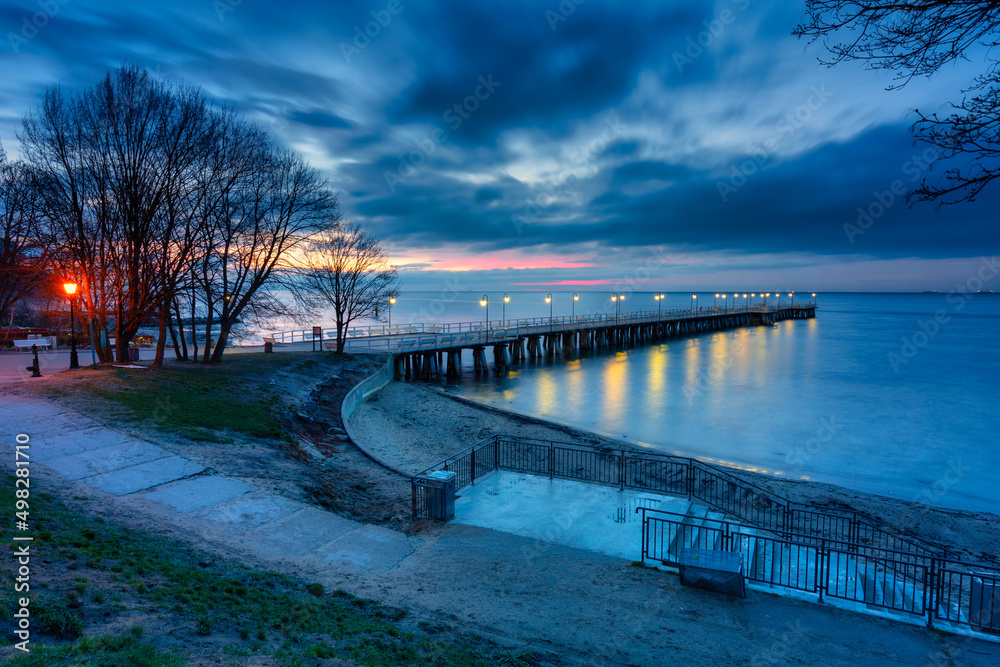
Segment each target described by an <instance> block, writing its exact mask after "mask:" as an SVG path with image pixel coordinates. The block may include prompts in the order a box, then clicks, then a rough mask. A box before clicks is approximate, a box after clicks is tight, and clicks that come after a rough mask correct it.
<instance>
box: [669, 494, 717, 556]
mask: <svg viewBox="0 0 1000 667" xmlns="http://www.w3.org/2000/svg"><path fill="white" fill-rule="evenodd" d="M707 514H708V508H707V507H705V506H704V505H698V504H695V503H691V505H690V506H689V507H688V513H687V516H686V517H684V519H682V521H681V524H680V525H679V526H677V530H676V531H675V532H674V534H673V537H672V538H671V540H670V546H669V547H667V553H668V554H670V558H671V560H673V562H675V563H676V562H677V561H679V560H680V555H681V549H689V548H691V545H692V544H693V543H694V541H695V539H696V537H697V534H698V526H699V525H700V524H701V519H702V518H703V517H704V516H705V515H707Z"/></svg>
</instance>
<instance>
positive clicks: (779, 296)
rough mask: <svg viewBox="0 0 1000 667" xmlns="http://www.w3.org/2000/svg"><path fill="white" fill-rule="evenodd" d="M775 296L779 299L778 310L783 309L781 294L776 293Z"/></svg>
mask: <svg viewBox="0 0 1000 667" xmlns="http://www.w3.org/2000/svg"><path fill="white" fill-rule="evenodd" d="M774 295H775V296H776V297H778V308H781V292H775V293H774Z"/></svg>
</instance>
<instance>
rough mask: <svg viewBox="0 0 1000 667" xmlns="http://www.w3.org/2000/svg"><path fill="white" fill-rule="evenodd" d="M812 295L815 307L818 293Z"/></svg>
mask: <svg viewBox="0 0 1000 667" xmlns="http://www.w3.org/2000/svg"><path fill="white" fill-rule="evenodd" d="M812 295H813V305H814V306H815V305H816V292H813V293H812Z"/></svg>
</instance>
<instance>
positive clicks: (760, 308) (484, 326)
mask: <svg viewBox="0 0 1000 667" xmlns="http://www.w3.org/2000/svg"><path fill="white" fill-rule="evenodd" d="M815 308H816V303H815V302H807V303H804V304H795V305H787V306H784V305H783V306H777V305H774V304H766V305H765V304H755V305H752V306H728V307H727V306H699V307H698V308H674V309H669V310H640V311H629V312H628V313H620V314H618V315H615V314H614V313H594V314H590V315H586V314H584V315H559V316H556V317H551V318H549V317H529V318H519V319H514V320H510V319H499V320H492V319H491V320H488V321H487V320H478V321H474V322H444V323H429V322H420V323H412V324H397V325H392V326H390V325H388V324H383V325H374V326H368V327H350V328H348V330H347V338H374V337H391V336H404V335H416V334H435V335H439V334H454V333H481V332H486V333H492V332H493V331H497V330H508V329H521V328H527V327H550V328H554V327H555V326H557V325H563V324H597V323H605V324H609V325H622V324H646V323H651V322H667V321H675V320H683V319H691V318H696V317H712V316H720V317H721V316H724V315H739V314H744V313H774V312H779V311H782V310H810V309H815ZM538 333H543V332H542V331H539V332H538ZM336 334H337V330H336V328H335V327H323V339H324V340H334V339H336ZM312 335H313V334H312V329H311V328H310V329H294V330H292V331H279V332H274V333H272V334H270V336H272V337H273V338H274V339H275V341H277V342H279V343H295V342H305V343H308V342H310V341H311V340H312Z"/></svg>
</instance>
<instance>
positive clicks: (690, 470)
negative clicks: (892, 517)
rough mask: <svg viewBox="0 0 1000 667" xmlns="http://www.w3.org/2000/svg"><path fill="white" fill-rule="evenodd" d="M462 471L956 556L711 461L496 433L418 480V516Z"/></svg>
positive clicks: (467, 476)
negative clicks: (595, 487) (540, 479)
mask: <svg viewBox="0 0 1000 667" xmlns="http://www.w3.org/2000/svg"><path fill="white" fill-rule="evenodd" d="M436 470H446V471H451V472H454V473H456V477H455V488H456V490H458V489H461V488H462V487H464V486H467V485H468V484H472V483H474V482H475V481H476V479H477V478H478V477H482V476H483V475H485V474H488V473H490V472H493V471H495V470H508V471H512V472H525V473H533V474H537V475H547V476H548V477H550V478H556V477H558V478H561V479H573V480H579V481H584V482H590V483H593V484H603V485H607V486H616V487H619V488H620V489H637V490H641V491H653V492H658V493H665V494H671V495H682V496H687V497H688V498H689V499H697V500H699V501H701V502H703V503H705V504H706V505H709V506H711V507H715V508H717V509H719V510H721V511H723V512H725V513H726V514H728V515H730V516H733V517H736V518H738V519H739V520H740V521H743V522H745V523H747V524H750V525H753V526H756V527H759V528H762V529H764V530H768V531H771V532H774V533H776V534H785V535H798V536H802V537H807V538H811V539H820V540H822V539H826V540H841V541H843V542H845V543H851V544H864V545H867V547H869V548H873V549H882V550H884V551H893V552H898V553H901V554H909V555H910V556H912V557H914V558H922V557H928V556H935V557H941V558H946V557H948V556H950V555H951V554H949V553H948V551H947V550H946V549H945V548H944V547H943V546H941V545H939V544H935V543H933V542H931V541H929V540H925V539H923V538H921V537H919V536H917V535H914V534H913V533H911V532H909V531H906V530H903V529H901V528H897V527H895V526H891V525H890V524H888V523H886V522H884V521H881V520H880V519H876V518H875V517H872V516H869V515H867V514H864V513H862V512H857V511H854V510H839V509H834V508H828V507H825V506H821V505H810V504H805V503H797V502H794V501H792V500H789V499H788V498H785V497H783V496H781V495H779V494H777V493H774V492H772V491H769V490H767V489H765V488H763V487H761V486H759V485H756V484H754V483H752V482H748V481H746V480H745V479H743V478H741V477H739V476H737V475H736V474H734V473H732V472H730V471H728V470H726V469H724V468H721V467H719V466H714V465H711V464H708V463H705V462H704V461H698V460H697V459H692V458H688V457H684V456H675V455H672V454H652V453H645V452H633V451H626V450H614V449H599V448H596V447H588V446H586V445H578V444H573V443H565V442H555V441H550V440H539V439H535V438H524V437H520V436H507V435H494V436H491V437H489V438H486V439H485V440H481V441H479V442H477V443H476V444H474V445H472V446H471V447H469V448H467V449H464V450H462V451H461V452H459V453H457V454H455V455H454V456H451V457H449V458H447V459H445V460H444V461H441V462H440V463H437V464H435V465H434V466H431V467H430V468H428V469H427V470H424V471H422V472H420V473H418V474H417V475H415V476H414V477H413V480H412V482H413V507H412V510H413V518H414V519H420V518H425V517H427V516H428V508H429V505H428V494H429V493H431V491H430V490H429V486H428V485H426V484H425V483H424V482H422V481H421V480H422V479H423V478H425V476H426V475H427V474H428V473H431V472H434V471H436Z"/></svg>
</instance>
